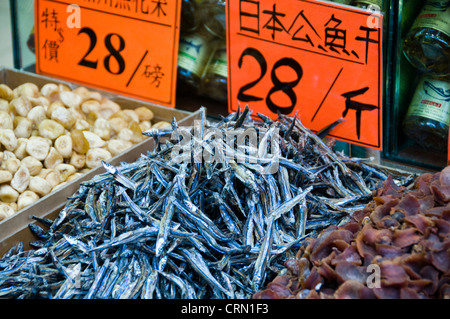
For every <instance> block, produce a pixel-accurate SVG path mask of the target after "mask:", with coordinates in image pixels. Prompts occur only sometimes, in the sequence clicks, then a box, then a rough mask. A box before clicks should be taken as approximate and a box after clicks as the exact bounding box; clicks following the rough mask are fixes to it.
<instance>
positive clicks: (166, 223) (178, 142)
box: [0, 106, 411, 299]
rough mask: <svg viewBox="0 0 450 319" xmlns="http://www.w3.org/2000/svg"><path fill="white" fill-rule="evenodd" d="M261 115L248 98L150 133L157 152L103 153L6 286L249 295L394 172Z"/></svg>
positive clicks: (17, 257)
mask: <svg viewBox="0 0 450 319" xmlns="http://www.w3.org/2000/svg"><path fill="white" fill-rule="evenodd" d="M258 116H259V117H260V119H261V120H256V119H253V118H252V117H251V111H250V110H249V108H248V107H247V106H246V107H245V108H244V110H243V111H242V112H241V111H240V109H239V110H238V112H236V113H234V114H230V115H229V116H227V117H223V118H222V120H221V121H220V122H219V123H209V122H208V121H207V120H206V116H205V114H204V113H202V116H201V120H200V121H198V123H196V126H193V127H179V126H178V125H177V123H176V121H172V129H165V130H156V129H151V130H148V131H146V132H144V134H145V135H148V136H151V137H153V138H154V139H155V141H156V142H157V147H155V148H154V149H153V150H152V151H150V152H148V153H147V154H141V156H140V157H139V158H138V159H137V160H136V161H135V162H133V163H120V165H118V166H113V165H111V164H108V163H105V162H104V163H103V167H104V168H105V171H106V172H105V173H103V174H100V175H97V176H95V177H93V178H92V179H91V180H89V181H86V182H83V183H81V185H80V187H79V189H78V191H77V192H76V193H75V194H73V195H72V196H71V197H70V198H68V199H67V202H66V204H65V206H64V207H63V209H62V210H61V211H60V212H59V215H58V216H57V217H56V218H55V219H54V220H53V221H48V220H45V219H39V218H35V222H36V224H31V225H30V229H31V230H32V231H33V232H34V233H35V234H36V235H37V238H38V239H39V240H38V241H36V242H34V243H33V245H34V247H35V249H32V250H29V251H24V250H23V247H22V246H21V243H19V244H18V245H17V247H13V248H11V249H10V251H9V252H8V253H7V254H5V255H4V256H3V257H2V258H1V259H0V296H1V297H2V298H64V299H68V298H73V299H76V298H189V299H191V298H250V297H251V296H252V295H253V294H254V293H255V292H256V291H258V290H259V289H261V288H263V287H264V286H265V284H266V283H268V282H269V281H270V280H271V279H273V278H274V277H275V276H276V275H277V274H278V273H279V272H280V271H282V270H283V269H284V262H285V261H286V260H287V258H288V256H291V255H292V254H295V252H296V251H297V250H298V249H299V247H300V246H301V245H303V244H304V243H305V239H307V238H308V237H314V236H316V235H317V233H318V231H320V230H321V229H323V228H326V227H328V226H329V225H332V224H339V223H340V222H342V221H343V220H345V218H347V217H348V216H349V215H350V214H351V213H352V212H353V211H355V210H356V209H359V208H360V207H361V206H362V205H365V204H366V203H368V202H369V201H370V200H371V192H372V190H374V189H375V188H376V186H377V185H379V183H380V182H381V181H382V180H383V179H384V178H385V177H387V176H388V174H387V172H385V171H383V170H379V169H378V168H377V167H376V166H373V165H371V164H370V163H368V162H365V161H364V160H362V159H352V158H349V157H346V156H345V155H343V154H339V153H335V152H333V151H332V150H331V149H329V148H328V146H327V145H325V144H324V143H323V142H322V140H321V139H320V138H319V137H317V136H316V135H315V134H313V133H312V132H311V131H310V130H308V129H306V128H305V127H304V126H303V125H302V124H301V122H300V121H299V120H298V118H297V117H293V118H292V117H287V116H283V115H280V117H279V119H278V120H271V119H269V118H267V117H266V116H264V115H262V114H258ZM394 178H396V179H398V184H399V185H400V184H406V183H410V182H411V179H408V177H404V176H401V175H398V176H394ZM38 224H39V225H42V226H39V225H38ZM19 287H20V288H19Z"/></svg>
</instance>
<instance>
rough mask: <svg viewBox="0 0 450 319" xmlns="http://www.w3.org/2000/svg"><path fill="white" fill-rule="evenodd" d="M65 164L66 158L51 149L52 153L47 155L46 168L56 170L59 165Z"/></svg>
mask: <svg viewBox="0 0 450 319" xmlns="http://www.w3.org/2000/svg"><path fill="white" fill-rule="evenodd" d="M61 163H64V158H63V157H62V155H61V154H59V152H58V151H57V150H56V148H54V147H53V146H52V147H50V151H49V152H48V154H47V157H46V158H45V159H44V166H45V168H55V167H56V166H58V165H59V164H61Z"/></svg>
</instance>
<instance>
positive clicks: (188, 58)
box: [177, 25, 217, 95]
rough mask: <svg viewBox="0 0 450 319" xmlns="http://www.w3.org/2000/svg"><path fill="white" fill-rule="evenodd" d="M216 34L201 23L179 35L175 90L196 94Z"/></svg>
mask: <svg viewBox="0 0 450 319" xmlns="http://www.w3.org/2000/svg"><path fill="white" fill-rule="evenodd" d="M216 38H217V37H216V35H215V34H213V33H211V32H209V30H208V29H206V27H205V26H204V25H203V26H201V27H200V28H199V29H197V30H196V31H194V32H192V33H189V34H186V35H184V36H182V37H180V43H179V46H178V62H177V92H180V93H183V94H184V93H187V94H189V95H196V94H198V92H199V87H200V81H201V77H202V75H203V71H204V69H205V66H206V64H207V62H208V59H209V57H210V54H211V52H212V50H213V48H214V39H216Z"/></svg>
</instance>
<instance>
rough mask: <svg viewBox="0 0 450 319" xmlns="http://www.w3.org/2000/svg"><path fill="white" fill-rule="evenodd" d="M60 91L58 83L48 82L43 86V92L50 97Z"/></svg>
mask: <svg viewBox="0 0 450 319" xmlns="http://www.w3.org/2000/svg"><path fill="white" fill-rule="evenodd" d="M57 93H59V88H58V85H57V84H55V83H46V84H44V85H43V86H42V87H41V94H42V95H43V96H45V97H46V98H50V97H51V96H52V95H53V94H57Z"/></svg>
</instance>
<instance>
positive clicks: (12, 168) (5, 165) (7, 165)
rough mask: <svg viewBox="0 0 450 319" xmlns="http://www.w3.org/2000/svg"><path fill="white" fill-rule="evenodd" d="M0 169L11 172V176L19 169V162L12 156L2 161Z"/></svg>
mask: <svg viewBox="0 0 450 319" xmlns="http://www.w3.org/2000/svg"><path fill="white" fill-rule="evenodd" d="M13 154H14V153H13ZM0 167H1V168H2V169H6V170H7V171H9V172H11V174H15V173H16V172H17V170H18V169H19V167H20V160H19V159H18V158H17V157H15V155H14V157H10V158H8V159H5V160H3V161H2V164H1V165H0Z"/></svg>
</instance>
